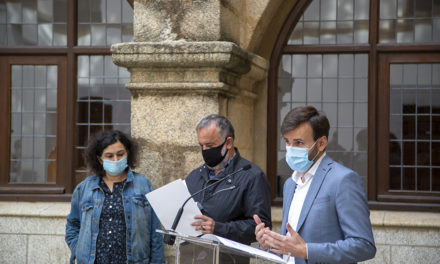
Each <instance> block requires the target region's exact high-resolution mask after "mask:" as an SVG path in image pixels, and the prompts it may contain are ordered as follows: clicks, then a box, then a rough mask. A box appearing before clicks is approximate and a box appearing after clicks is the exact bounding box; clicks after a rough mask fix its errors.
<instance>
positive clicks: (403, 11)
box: [397, 0, 415, 18]
mask: <svg viewBox="0 0 440 264" xmlns="http://www.w3.org/2000/svg"><path fill="white" fill-rule="evenodd" d="M414 1H415V0H398V1H397V17H398V18H405V17H413V16H414Z"/></svg>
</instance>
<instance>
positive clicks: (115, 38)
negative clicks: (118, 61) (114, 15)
mask: <svg viewBox="0 0 440 264" xmlns="http://www.w3.org/2000/svg"><path fill="white" fill-rule="evenodd" d="M121 33H122V32H121V26H120V25H108V26H107V33H106V35H107V44H108V45H110V44H114V43H118V42H121Z"/></svg>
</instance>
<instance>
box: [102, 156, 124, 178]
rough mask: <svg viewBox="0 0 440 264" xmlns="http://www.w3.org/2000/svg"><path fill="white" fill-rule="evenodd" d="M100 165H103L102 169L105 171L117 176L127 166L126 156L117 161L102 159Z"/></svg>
mask: <svg viewBox="0 0 440 264" xmlns="http://www.w3.org/2000/svg"><path fill="white" fill-rule="evenodd" d="M102 166H103V167H104V170H105V171H106V172H108V174H110V175H113V176H118V175H119V174H121V173H122V172H123V171H124V170H125V168H127V166H128V165H127V157H124V158H122V159H120V160H118V161H111V160H106V159H103V164H102Z"/></svg>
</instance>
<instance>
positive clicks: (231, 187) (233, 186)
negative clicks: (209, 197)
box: [213, 185, 236, 196]
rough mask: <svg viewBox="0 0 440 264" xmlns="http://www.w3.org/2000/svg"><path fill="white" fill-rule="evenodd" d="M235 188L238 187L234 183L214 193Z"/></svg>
mask: <svg viewBox="0 0 440 264" xmlns="http://www.w3.org/2000/svg"><path fill="white" fill-rule="evenodd" d="M235 188H236V186H235V185H232V186H230V187H227V188H223V189H221V190H218V191H216V192H215V193H214V194H213V196H214V195H216V194H217V193H221V192H225V191H229V190H233V189H235Z"/></svg>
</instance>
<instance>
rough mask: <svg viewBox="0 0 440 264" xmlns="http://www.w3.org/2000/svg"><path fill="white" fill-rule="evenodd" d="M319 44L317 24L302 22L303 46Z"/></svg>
mask: <svg viewBox="0 0 440 264" xmlns="http://www.w3.org/2000/svg"><path fill="white" fill-rule="evenodd" d="M318 43H319V23H318V22H304V44H318Z"/></svg>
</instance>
